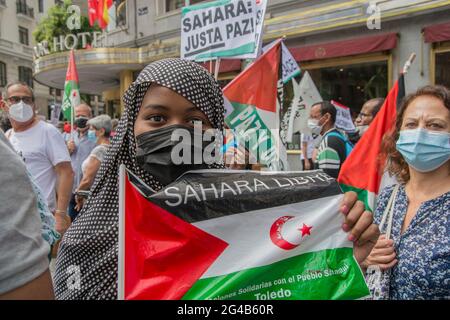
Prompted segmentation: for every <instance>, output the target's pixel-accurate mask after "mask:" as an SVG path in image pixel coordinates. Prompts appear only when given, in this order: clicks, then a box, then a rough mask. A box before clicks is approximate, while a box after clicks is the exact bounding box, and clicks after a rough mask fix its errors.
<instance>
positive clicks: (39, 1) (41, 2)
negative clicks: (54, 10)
mask: <svg viewBox="0 0 450 320" xmlns="http://www.w3.org/2000/svg"><path fill="white" fill-rule="evenodd" d="M38 5H39V13H44V0H38Z"/></svg>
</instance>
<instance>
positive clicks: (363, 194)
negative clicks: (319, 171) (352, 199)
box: [339, 183, 375, 212]
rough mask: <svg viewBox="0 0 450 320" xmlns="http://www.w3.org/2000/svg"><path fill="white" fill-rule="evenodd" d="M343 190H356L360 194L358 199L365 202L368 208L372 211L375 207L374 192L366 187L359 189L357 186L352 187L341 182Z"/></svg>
mask: <svg viewBox="0 0 450 320" xmlns="http://www.w3.org/2000/svg"><path fill="white" fill-rule="evenodd" d="M339 185H340V186H341V189H342V191H343V192H349V191H354V192H356V194H357V195H358V200H360V201H362V202H364V206H365V207H366V210H369V211H371V212H373V211H374V209H375V195H374V194H373V193H372V192H369V191H367V190H365V189H359V188H356V187H352V186H349V185H346V184H343V183H340V184H339Z"/></svg>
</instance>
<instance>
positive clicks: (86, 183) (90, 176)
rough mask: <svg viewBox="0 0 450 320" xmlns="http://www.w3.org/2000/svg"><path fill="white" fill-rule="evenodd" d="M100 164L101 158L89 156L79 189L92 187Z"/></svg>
mask: <svg viewBox="0 0 450 320" xmlns="http://www.w3.org/2000/svg"><path fill="white" fill-rule="evenodd" d="M100 165H101V162H100V160H98V159H97V158H95V157H92V156H89V158H88V160H87V161H86V164H85V167H84V172H83V178H82V179H81V181H80V184H79V185H78V188H77V190H89V189H90V188H91V186H92V184H93V183H94V179H95V176H96V175H97V171H98V169H99V168H100Z"/></svg>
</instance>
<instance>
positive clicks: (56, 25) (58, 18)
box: [33, 0, 101, 51]
mask: <svg viewBox="0 0 450 320" xmlns="http://www.w3.org/2000/svg"><path fill="white" fill-rule="evenodd" d="M71 5H72V0H64V4H63V5H62V6H58V5H56V6H53V7H51V8H50V9H49V10H48V15H47V17H46V18H45V19H42V20H41V22H40V23H39V24H38V26H37V28H36V30H35V31H34V32H33V37H34V40H35V42H36V43H39V42H42V41H47V42H48V45H49V48H50V50H51V51H54V48H53V38H54V37H59V36H61V35H62V36H65V35H68V34H74V35H77V34H78V33H82V32H95V31H101V29H100V28H99V27H98V26H97V25H94V26H92V27H91V26H90V25H89V19H88V18H87V17H85V16H81V26H80V29H74V30H70V29H69V28H68V27H67V21H68V20H69V19H70V18H71V16H73V13H71V12H70V11H68V10H67V9H68V7H69V6H71ZM89 41H90V39H89V37H88V43H89V44H90V42H89ZM81 45H82V44H81V41H79V42H78V46H77V49H80V48H81Z"/></svg>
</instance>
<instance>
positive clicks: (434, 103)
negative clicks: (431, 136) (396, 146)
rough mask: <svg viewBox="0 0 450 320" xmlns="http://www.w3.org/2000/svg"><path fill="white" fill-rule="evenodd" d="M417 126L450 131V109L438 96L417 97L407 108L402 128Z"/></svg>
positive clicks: (407, 128)
mask: <svg viewBox="0 0 450 320" xmlns="http://www.w3.org/2000/svg"><path fill="white" fill-rule="evenodd" d="M417 128H420V129H427V130H429V131H441V132H450V111H449V110H448V109H447V108H446V107H445V105H444V104H443V103H442V101H441V100H439V99H438V98H436V97H433V96H420V97H417V98H416V99H414V100H413V101H412V102H411V103H410V104H409V106H408V107H407V108H406V110H405V113H404V115H403V121H402V127H401V130H412V129H417Z"/></svg>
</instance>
